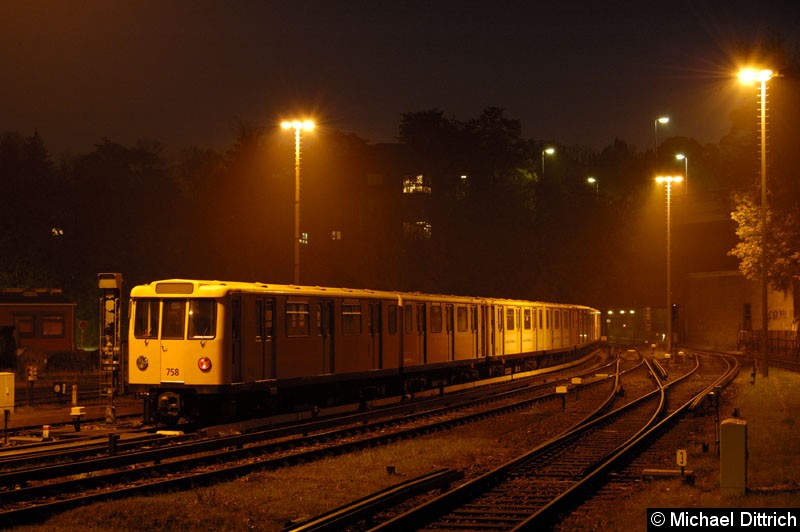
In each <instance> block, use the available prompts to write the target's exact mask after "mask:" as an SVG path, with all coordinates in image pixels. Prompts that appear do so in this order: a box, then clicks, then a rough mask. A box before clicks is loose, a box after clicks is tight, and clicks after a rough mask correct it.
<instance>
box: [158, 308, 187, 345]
mask: <svg viewBox="0 0 800 532" xmlns="http://www.w3.org/2000/svg"><path fill="white" fill-rule="evenodd" d="M185 316H186V300H183V299H166V300H164V318H163V319H162V320H161V338H162V339H171V340H183V330H184V329H183V328H184V319H185Z"/></svg>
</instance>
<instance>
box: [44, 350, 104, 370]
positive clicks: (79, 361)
mask: <svg viewBox="0 0 800 532" xmlns="http://www.w3.org/2000/svg"><path fill="white" fill-rule="evenodd" d="M98 368H99V358H98V352H97V351H66V352H63V353H54V354H52V355H50V356H49V357H48V358H47V359H46V369H47V372H48V373H50V372H57V373H83V372H91V371H97V369H98Z"/></svg>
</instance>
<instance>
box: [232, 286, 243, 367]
mask: <svg viewBox="0 0 800 532" xmlns="http://www.w3.org/2000/svg"><path fill="white" fill-rule="evenodd" d="M230 324H231V382H242V295H241V294H234V295H232V296H231V321H230Z"/></svg>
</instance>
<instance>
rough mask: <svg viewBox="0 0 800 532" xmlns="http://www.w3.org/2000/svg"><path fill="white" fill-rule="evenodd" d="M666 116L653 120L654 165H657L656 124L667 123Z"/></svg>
mask: <svg viewBox="0 0 800 532" xmlns="http://www.w3.org/2000/svg"><path fill="white" fill-rule="evenodd" d="M668 123H669V117H668V116H660V117H658V118H656V119H655V120H653V153H654V154H655V157H656V166H658V124H668Z"/></svg>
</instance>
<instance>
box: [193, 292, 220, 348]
mask: <svg viewBox="0 0 800 532" xmlns="http://www.w3.org/2000/svg"><path fill="white" fill-rule="evenodd" d="M216 318H217V303H216V301H214V300H213V299H190V300H189V339H190V340H191V339H198V340H202V339H208V338H214V337H215V336H216V331H217V319H216Z"/></svg>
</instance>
